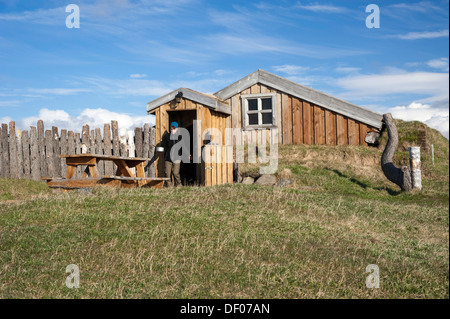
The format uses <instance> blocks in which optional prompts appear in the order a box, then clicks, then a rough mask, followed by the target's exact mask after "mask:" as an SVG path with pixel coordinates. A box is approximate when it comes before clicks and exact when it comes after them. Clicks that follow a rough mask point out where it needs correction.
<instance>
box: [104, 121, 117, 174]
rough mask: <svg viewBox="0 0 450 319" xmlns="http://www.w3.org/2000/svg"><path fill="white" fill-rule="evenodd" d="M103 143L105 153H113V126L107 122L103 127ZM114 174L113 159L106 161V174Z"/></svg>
mask: <svg viewBox="0 0 450 319" xmlns="http://www.w3.org/2000/svg"><path fill="white" fill-rule="evenodd" d="M103 145H104V152H105V155H111V154H112V149H111V147H112V145H111V126H110V125H109V124H107V123H106V124H105V126H104V127H103ZM113 174H114V171H113V163H112V162H111V161H105V175H108V176H112V175H113Z"/></svg>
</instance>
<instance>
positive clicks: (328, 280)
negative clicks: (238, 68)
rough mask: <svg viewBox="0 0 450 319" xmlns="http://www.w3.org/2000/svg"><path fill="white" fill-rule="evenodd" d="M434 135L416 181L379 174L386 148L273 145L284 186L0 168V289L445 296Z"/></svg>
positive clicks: (441, 169) (445, 216)
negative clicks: (102, 179)
mask: <svg viewBox="0 0 450 319" xmlns="http://www.w3.org/2000/svg"><path fill="white" fill-rule="evenodd" d="M400 128H401V126H400V127H399V131H400ZM403 142H404V143H406V142H407V141H406V142H405V141H403ZM412 142H413V141H412ZM433 142H434V144H435V146H436V154H437V158H436V164H435V165H434V166H433V165H431V159H430V158H429V156H428V155H427V154H423V167H424V176H423V178H424V180H423V186H424V190H423V191H422V192H411V193H400V192H399V189H398V188H397V186H396V185H393V184H392V183H390V182H388V181H387V180H386V179H385V178H384V177H383V176H382V175H381V174H382V173H381V170H380V168H379V156H380V154H381V149H369V148H364V147H348V146H347V147H325V146H284V147H280V165H279V166H280V170H282V169H284V168H289V169H290V171H291V172H292V179H294V180H295V186H294V187H291V188H278V187H267V186H256V185H249V186H247V185H241V184H234V185H223V186H219V187H210V188H199V187H181V188H177V189H163V190H152V189H139V190H119V189H112V190H111V189H103V188H96V189H94V190H93V191H92V192H91V193H77V192H72V193H70V194H67V193H66V194H52V193H51V192H49V191H48V190H47V189H46V186H45V184H42V183H36V182H29V181H17V180H5V179H3V180H0V297H1V298H449V286H448V283H449V228H448V225H449V203H448V200H449V194H448V191H449V186H448V185H449V175H448V141H447V140H445V139H443V138H442V139H441V138H439V137H436V138H435V139H434V140H433ZM406 144H407V143H406ZM406 144H401V147H406V146H407V145H406ZM402 145H403V146H402ZM405 145H406V146H405ZM398 156H399V158H398V161H399V162H402V161H404V160H405V158H404V156H406V155H405V152H404V149H400V152H399V155H398ZM402 156H403V157H402ZM243 170H244V173H245V174H248V175H252V174H255V172H256V167H255V166H254V165H246V166H245V167H243ZM69 264H76V265H78V266H79V268H80V288H79V289H68V288H67V287H66V286H65V279H66V277H67V276H68V274H66V273H65V269H66V266H67V265H69ZM369 264H376V265H378V266H379V269H380V288H379V289H368V288H366V286H365V279H366V276H367V275H368V274H367V273H365V269H366V266H367V265H369Z"/></svg>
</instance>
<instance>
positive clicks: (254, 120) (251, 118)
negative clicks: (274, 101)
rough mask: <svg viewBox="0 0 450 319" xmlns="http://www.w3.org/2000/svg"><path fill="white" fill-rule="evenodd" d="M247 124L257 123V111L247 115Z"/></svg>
mask: <svg viewBox="0 0 450 319" xmlns="http://www.w3.org/2000/svg"><path fill="white" fill-rule="evenodd" d="M248 125H258V113H256V114H249V115H248Z"/></svg>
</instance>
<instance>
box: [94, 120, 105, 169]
mask: <svg viewBox="0 0 450 319" xmlns="http://www.w3.org/2000/svg"><path fill="white" fill-rule="evenodd" d="M102 144H103V142H102V132H101V130H100V128H96V129H95V154H99V155H103V145H102ZM97 172H98V174H100V176H103V175H104V174H105V161H99V162H97Z"/></svg>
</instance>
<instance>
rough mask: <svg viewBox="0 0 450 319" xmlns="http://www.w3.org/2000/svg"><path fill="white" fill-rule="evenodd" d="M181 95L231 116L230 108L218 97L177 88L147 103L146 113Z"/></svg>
mask: <svg viewBox="0 0 450 319" xmlns="http://www.w3.org/2000/svg"><path fill="white" fill-rule="evenodd" d="M179 92H182V93H183V97H184V98H186V99H188V100H192V101H194V102H197V103H200V104H203V105H206V106H208V107H209V108H211V109H214V110H215V111H218V112H221V113H225V114H231V108H230V106H229V105H228V104H226V103H224V102H222V101H221V100H220V99H219V98H218V97H216V96H209V95H206V94H204V93H201V92H197V91H194V90H191V89H187V88H179V89H176V90H173V91H171V92H169V93H167V94H165V95H163V96H160V97H158V98H156V99H154V100H153V101H150V102H148V103H147V113H150V112H152V111H153V110H154V109H156V108H158V107H160V106H161V105H163V104H166V103H168V102H170V101H172V100H173V99H175V96H176V95H177V94H178V93H179Z"/></svg>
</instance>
